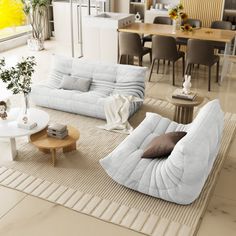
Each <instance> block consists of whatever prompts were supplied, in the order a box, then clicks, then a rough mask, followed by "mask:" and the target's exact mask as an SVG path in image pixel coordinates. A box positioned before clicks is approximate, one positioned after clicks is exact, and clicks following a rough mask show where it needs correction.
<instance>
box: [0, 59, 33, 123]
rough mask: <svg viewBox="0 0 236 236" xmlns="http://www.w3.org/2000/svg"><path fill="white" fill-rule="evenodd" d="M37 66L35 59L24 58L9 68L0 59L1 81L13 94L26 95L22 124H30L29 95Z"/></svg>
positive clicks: (3, 60)
mask: <svg viewBox="0 0 236 236" xmlns="http://www.w3.org/2000/svg"><path fill="white" fill-rule="evenodd" d="M35 66H36V62H35V58H34V57H27V58H22V61H20V62H18V63H17V64H16V66H15V67H10V68H8V67H7V66H6V62H5V59H0V80H2V81H3V82H4V83H6V88H7V89H8V90H11V91H12V93H13V94H20V93H21V94H23V95H24V103H25V104H24V112H23V115H22V117H21V118H20V119H21V121H22V123H24V124H26V123H27V122H28V113H27V112H28V108H29V101H28V95H29V93H30V91H31V84H32V75H33V73H34V71H35V70H34V67H35Z"/></svg>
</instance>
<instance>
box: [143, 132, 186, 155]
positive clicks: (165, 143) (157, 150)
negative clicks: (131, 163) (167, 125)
mask: <svg viewBox="0 0 236 236" xmlns="http://www.w3.org/2000/svg"><path fill="white" fill-rule="evenodd" d="M186 134H187V133H186V132H181V131H179V132H170V133H166V134H162V135H160V136H157V137H155V138H154V139H153V140H152V141H151V143H150V144H149V145H148V147H147V148H146V149H145V151H144V153H143V156H142V158H163V157H168V156H169V155H170V154H171V152H172V151H173V149H174V147H175V145H176V143H177V142H178V141H179V140H180V139H181V138H183V137H184V136H185V135H186Z"/></svg>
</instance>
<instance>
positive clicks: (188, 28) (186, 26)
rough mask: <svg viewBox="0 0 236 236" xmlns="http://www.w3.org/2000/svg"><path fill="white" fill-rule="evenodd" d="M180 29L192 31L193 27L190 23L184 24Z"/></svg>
mask: <svg viewBox="0 0 236 236" xmlns="http://www.w3.org/2000/svg"><path fill="white" fill-rule="evenodd" d="M180 30H181V31H183V32H192V31H193V27H192V26H191V25H190V24H184V25H182V26H180Z"/></svg>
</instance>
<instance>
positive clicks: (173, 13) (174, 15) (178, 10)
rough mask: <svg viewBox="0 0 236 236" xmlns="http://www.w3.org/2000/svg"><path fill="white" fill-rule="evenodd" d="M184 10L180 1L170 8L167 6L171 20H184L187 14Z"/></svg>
mask: <svg viewBox="0 0 236 236" xmlns="http://www.w3.org/2000/svg"><path fill="white" fill-rule="evenodd" d="M183 10H184V6H183V4H182V3H179V4H178V5H175V6H173V7H171V8H169V12H168V13H169V17H170V18H171V19H172V20H177V19H179V18H180V19H182V20H183V21H185V20H186V19H187V18H188V15H187V14H186V13H185V12H183Z"/></svg>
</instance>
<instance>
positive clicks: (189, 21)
mask: <svg viewBox="0 0 236 236" xmlns="http://www.w3.org/2000/svg"><path fill="white" fill-rule="evenodd" d="M183 24H189V25H191V26H192V27H193V28H201V27H202V22H201V20H198V19H191V18H189V19H187V20H186V21H184V22H183V23H182V25H183ZM176 43H177V45H178V50H180V47H181V46H187V43H188V39H185V38H176Z"/></svg>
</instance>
